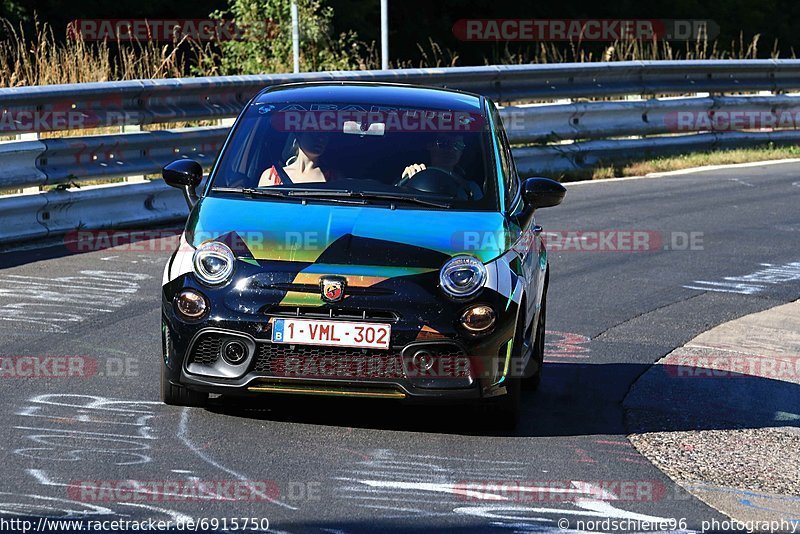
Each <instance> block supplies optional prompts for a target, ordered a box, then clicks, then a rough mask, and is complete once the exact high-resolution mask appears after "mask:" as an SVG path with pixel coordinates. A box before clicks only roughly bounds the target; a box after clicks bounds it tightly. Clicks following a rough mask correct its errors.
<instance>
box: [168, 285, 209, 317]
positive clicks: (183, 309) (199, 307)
mask: <svg viewBox="0 0 800 534" xmlns="http://www.w3.org/2000/svg"><path fill="white" fill-rule="evenodd" d="M175 308H176V309H177V310H178V313H180V314H181V315H183V316H184V317H186V318H187V319H199V318H200V317H202V316H203V315H205V313H206V311H207V310H208V304H207V303H206V299H205V297H204V296H203V295H201V294H200V293H198V292H197V291H195V290H193V289H184V290H183V291H181V292H180V293H178V296H177V297H175Z"/></svg>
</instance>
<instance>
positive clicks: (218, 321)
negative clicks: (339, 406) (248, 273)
mask: <svg viewBox="0 0 800 534" xmlns="http://www.w3.org/2000/svg"><path fill="white" fill-rule="evenodd" d="M186 287H191V288H193V289H196V290H199V291H201V292H203V293H204V294H205V295H206V296H207V297H208V298H209V301H210V303H211V312H210V313H209V314H208V316H207V317H206V318H204V319H202V320H200V321H186V320H184V319H183V318H182V317H181V316H179V315H178V314H177V313H176V312H175V309H174V306H173V299H174V296H175V295H176V294H177V293H178V292H179V291H180V290H181V289H183V288H186ZM162 297H163V298H162V342H163V348H164V351H163V354H164V365H165V366H166V374H167V377H168V379H169V380H170V382H172V383H173V384H176V385H181V386H184V387H187V388H189V389H193V390H197V391H205V392H209V393H219V394H225V395H258V394H263V393H287V394H312V395H333V396H353V397H374V398H394V399H403V400H406V401H411V402H413V401H415V400H425V401H431V400H442V401H447V400H454V401H465V400H471V399H475V400H477V399H481V398H485V397H493V396H497V395H502V394H504V393H505V387H504V381H503V374H504V372H505V369H507V358H509V357H510V354H511V350H510V343H511V340H512V339H513V335H514V326H515V324H516V318H517V310H518V306H517V305H516V304H515V303H513V302H510V301H509V300H508V299H506V298H503V297H501V296H500V295H498V294H497V293H495V292H494V291H491V290H488V289H487V290H484V292H483V293H482V294H481V295H479V297H478V298H477V299H475V300H474V301H473V302H471V304H472V303H488V304H490V305H491V306H493V307H494V308H495V310H497V312H498V314H497V322H496V325H495V327H494V329H493V331H492V332H490V333H489V334H487V335H485V336H483V337H480V338H474V337H470V336H466V335H464V333H463V332H462V331H460V329H459V328H458V326H457V325H456V318H457V317H458V316H460V311H461V310H462V309H463V307H464V306H465V304H463V303H461V304H459V303H450V302H444V303H443V304H439V303H438V302H433V300H434V299H435V300H441V297H439V296H431V298H430V301H428V302H425V300H426V299H420V298H419V296H417V298H415V299H413V300H411V299H409V300H408V301H403V300H397V299H393V300H392V310H393V313H392V314H390V315H388V316H386V318H385V319H380V318H377V319H376V317H380V314H377V313H375V312H376V310H383V311H385V309H386V308H385V305H386V302H385V301H384V302H381V303H380V304H381V306H375V305H371V304H374V303H367V302H358V300H357V298H356V297H354V298H352V299H351V301H350V302H349V303H348V305H349V306H350V307H349V308H348V309H349V310H350V311H351V312H352V309H353V308H357V309H359V310H366V311H364V315H365V318H364V319H363V320H364V322H372V323H375V322H388V323H390V324H391V327H392V339H391V348H390V350H388V351H377V350H363V349H348V348H338V347H337V348H334V347H320V346H290V345H284V344H273V343H271V341H270V340H271V323H270V320H271V319H272V318H273V317H287V316H299V317H301V318H314V315H313V314H312V315H305V314H306V313H308V310H309V308H302V307H298V308H296V311H295V314H296V315H291V312H290V311H288V310H282V311H281V312H280V313H263V312H261V313H252V312H247V311H244V310H243V309H242V308H241V307H238V306H237V307H236V308H232V306H230V305H229V302H230V300H229V299H230V295H228V294H224V293H223V294H222V295H220V296H216V295H214V294H213V292H210V291H209V290H208V288H205V287H202V286H199V285H197V283H196V282H195V281H194V280H193V278H192V277H191V276H190V275H189V276H185V277H182V279H181V280H176V281H175V282H173V283H170V284H167V285H165V286H164V291H163V295H162ZM404 302H405V304H404ZM237 304H238V303H237ZM448 306H449V309H448ZM324 308H325V309H327V310H328V311H330V313H331V315H333V319H332V320H335V319H336V317H337V315H336V314H337V313H339V312H340V311H341V310H340V309H338V308H337V307H336V306H335V305H329V306H325V307H324ZM258 309H259V310H261V309H263V306H259V307H258ZM315 310H316V311H317V312H318V311H319V309H318V308H315ZM342 320H348V321H352V320H353V319H352V317H349V316H348V317H344V318H342ZM229 338H236V339H239V340H241V341H242V342H243V343H244V345H245V346H247V348H248V358H247V360H246V361H244V362H243V363H242V364H240V365H236V366H231V365H228V364H227V363H226V362H224V360H223V359H222V358H221V357H217V358H216V359H214V354H217V353H219V348H218V345H215V344H214V343H216V342H217V341H218V340H220V339H221V340H222V341H220V343H222V342H224V340H225V339H229ZM419 350H426V351H428V352H429V353H430V354H432V356H433V359H434V366H433V368H432V369H430V370H427V371H424V370H422V369H420V367H419V366H418V365H417V363H416V361H415V359H414V356H415V354H416V353H417V352H418V351H419ZM199 353H202V355H201V357H199V358H198V354H199Z"/></svg>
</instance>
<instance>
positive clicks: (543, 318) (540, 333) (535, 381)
mask: <svg viewBox="0 0 800 534" xmlns="http://www.w3.org/2000/svg"><path fill="white" fill-rule="evenodd" d="M546 323H547V287H546V286H545V291H544V294H542V308H541V310H540V311H539V320H538V321H537V322H536V328H535V329H534V332H533V350H532V353H531V358H535V360H536V362H537V363H538V366H537V369H536V372H535V373H533V374H532V375H531V376H529V377H526V378H523V379H522V386H523V387H524V388H525V389H526V390H528V391H536V390H537V389H539V384H541V382H542V368H543V367H544V337H545V332H546Z"/></svg>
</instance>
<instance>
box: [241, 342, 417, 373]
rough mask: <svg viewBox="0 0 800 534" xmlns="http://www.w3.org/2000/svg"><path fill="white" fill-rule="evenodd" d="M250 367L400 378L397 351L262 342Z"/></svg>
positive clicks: (288, 371) (268, 371) (270, 371)
mask: <svg viewBox="0 0 800 534" xmlns="http://www.w3.org/2000/svg"><path fill="white" fill-rule="evenodd" d="M252 370H253V371H255V372H257V373H259V374H264V375H267V376H277V377H284V376H285V377H303V378H354V379H365V378H373V379H399V378H403V376H404V375H403V360H402V358H401V357H400V354H399V353H395V352H393V351H377V350H363V349H351V348H346V347H317V346H311V345H282V344H272V343H263V344H260V345H259V347H258V351H257V354H256V360H255V363H254V366H253V369H252Z"/></svg>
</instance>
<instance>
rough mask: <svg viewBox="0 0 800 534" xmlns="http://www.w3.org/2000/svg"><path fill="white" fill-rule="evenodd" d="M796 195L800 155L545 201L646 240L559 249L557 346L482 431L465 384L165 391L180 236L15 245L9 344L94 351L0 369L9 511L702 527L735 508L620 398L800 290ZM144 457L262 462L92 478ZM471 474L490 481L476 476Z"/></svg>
mask: <svg viewBox="0 0 800 534" xmlns="http://www.w3.org/2000/svg"><path fill="white" fill-rule="evenodd" d="M798 206H800V165H798V164H796V163H795V164H779V165H768V166H767V165H764V166H752V167H745V168H737V169H728V170H716V171H708V172H700V173H689V174H683V175H676V176H666V177H660V178H654V179H640V180H623V181H611V182H606V183H591V184H577V185H573V186H570V187H569V191H568V194H567V197H566V200H565V201H564V203H563V205H562V206H561V207H558V208H553V209H547V210H542V211H541V212H540V213H539V214H538V217H537V221H538V222H539V223H540V224H541V225H543V226H544V228H545V231H547V232H559V233H560V234H559V235H562V236H563V235H564V233H566V232H569V231H572V232H578V231H580V232H598V231H609V230H614V231H623V232H639V233H638V234H637V235H639V236H640V237H641V236H642V235H644V236H646V245H645V247H644V248H646V249H647V250H639V251H630V250H622V251H620V250H617V251H613V250H606V251H591V250H583V251H579V250H575V249H576V248H581V247H583V248H586V246H587V245H588V246H589V247H591V245H592V244H593V241H592V239H593V237H592V234H591V233H589V234H584V235H583V237H584V239H583V241H579V242H575V241H567V242H564V241H562V245H563V250H552V251H551V254H550V264H551V283H550V293H549V298H548V311H549V313H548V325H547V328H548V331H549V332H550V333H549V335H548V352H547V353H546V358H547V360H548V362H549V365H547V366H546V367H545V372H544V377H543V382H542V386H541V389H540V390H539V391H538V392H536V393H535V394H528V395H527V396H526V397H524V406H525V409H524V414H523V420H522V422H521V424H520V426H519V428H518V429H517V431H516V432H515V433H514V434H513V435H503V434H498V433H487V432H485V431H479V430H478V429H476V428H475V425H474V420H473V419H472V413H471V412H469V411H465V410H459V409H458V408H457V407H453V406H448V407H442V406H440V407H425V406H413V407H411V406H401V405H396V404H393V403H391V402H390V401H364V400H350V399H342V400H330V399H327V398H325V399H308V398H306V399H299V400H291V401H287V400H274V399H272V398H270V397H265V398H264V399H263V402H262V403H259V404H250V405H232V404H229V403H218V404H215V405H213V406H212V407H211V408H210V409H207V410H204V409H195V408H189V409H184V408H175V407H169V406H164V405H162V404H161V403H160V402H159V400H158V390H159V384H158V382H159V377H158V375H159V371H158V369H159V368H158V361H159V358H160V352H161V348H160V338H159V307H160V285H161V274H162V268H163V265H164V262H165V261H166V259H167V257H168V256H169V251H168V250H167V247H165V246H160V245H159V244H158V243H149V244H145V245H144V246H142V247H141V248H142V250H139V251H130V250H124V251H114V250H100V251H94V252H87V253H74V252H73V251H71V250H70V248H71V247H70V246H65V245H64V244H63V243H58V244H53V245H52V246H49V247H47V248H39V249H31V248H29V249H27V250H21V251H10V252H6V253H4V255H3V257H2V260H0V261H2V262H3V265H4V266H5V268H3V269H2V270H0V337H2V339H3V342H2V348H0V355H2V356H4V357H22V356H36V357H41V356H74V357H81V358H82V360H80V361H81V362H96V364H97V367H96V369H95V370H94V372H93V373H90V374H91V376H88V377H75V376H73V377H69V376H67V377H30V378H25V377H11V376H4V378H3V379H2V380H0V388H2V399H3V408H4V409H3V412H2V415H0V418H2V429H3V431H2V436H0V457H2V460H3V461H2V465H3V475H2V480H3V488H4V492H6V494H3V495H0V512H3V513H15V514H20V515H25V516H31V517H37V518H38V517H40V516H48V517H58V516H61V515H64V514H67V513H68V512H71V514H72V516H73V517H79V516H81V515H82V514H93V515H92V517H112V516H120V515H122V516H127V517H130V518H146V517H155V518H161V519H170V518H172V519H181V518H186V517H191V518H218V519H221V518H233V517H248V518H259V519H261V518H264V519H268V520H269V523H270V528H271V529H277V530H283V531H288V532H297V531H323V530H326V529H327V531H328V532H334V531H336V532H339V531H340V532H353V531H366V530H372V529H375V528H377V527H381V528H385V529H392V528H396V529H404V530H406V529H410V528H417V529H420V530H422V529H431V528H435V529H437V530H443V529H448V528H451V529H454V530H455V529H464V528H469V527H471V528H473V529H474V530H476V531H477V530H485V529H487V528H497V529H499V530H520V531H526V530H531V531H551V530H552V531H553V532H563V530H559V523H558V521H559V519H562V518H565V519H567V520H568V521H569V526H570V527H571V528H575V526H576V523H575V521H576V520H579V519H584V520H586V519H602V518H606V517H610V518H619V519H624V518H628V519H647V518H650V519H655V518H665V519H671V518H674V519H680V518H686V519H687V522H688V523H687V525H688V527H689V528H690V529H699V527H700V522H701V521H703V520H708V519H710V518H712V517H718V518H719V517H722V516H721V514H719V513H718V512H716V511H714V510H712V509H710V508H708V507H707V506H706V505H704V504H703V503H702V502H700V501H698V500H697V499H695V498H693V497H691V496H689V495H688V494H687V493H685V492H684V491H683V490H681V489H680V488H678V487H676V486H675V485H674V484H672V483H671V482H670V480H669V479H668V478H667V477H665V476H664V475H663V474H662V473H661V472H660V471H658V470H657V469H656V468H655V467H653V466H652V465H651V464H650V462H649V461H647V460H646V459H644V458H643V457H642V456H640V455H639V454H638V453H637V452H636V450H635V449H634V448H633V447H632V446H631V445H630V443H629V442H628V440H627V439H626V426H625V420H624V412H623V409H622V401H623V399H624V397H625V395H626V393H627V391H628V390H629V388H630V386H631V384H632V383H633V382H634V381H635V380H636V378H637V377H639V376H640V375H641V374H642V373H643V372H644V371H645V370H646V369H647V368H648V366H649V365H650V364H651V363H653V362H654V361H656V360H657V359H659V358H660V357H662V356H664V355H665V354H667V353H668V352H670V351H671V350H672V349H673V348H675V347H678V346H681V345H682V344H684V343H685V342H687V341H688V340H690V339H692V338H693V337H695V336H696V335H697V334H698V333H700V332H703V331H705V330H707V329H709V328H711V327H713V326H715V325H718V324H720V323H722V322H725V321H728V320H731V319H733V318H736V317H740V316H742V315H745V314H748V313H752V312H755V311H759V310H762V309H766V308H769V307H772V306H775V305H778V304H781V303H785V302H789V301H792V300H795V299H798V298H800V263H798V262H800V247H798V245H800V209H798ZM643 232H647V233H646V234H644V233H643ZM606 235H607V234H606ZM573 237H575V235H573ZM577 237H578V239H580V236H577ZM580 243H583V245H580ZM692 244H693V245H694V246H691V245H692ZM604 246H608V243H606V244H605V245H604ZM686 248H689V249H688V250H685V249H686ZM676 424H682V423H676ZM684 424H685V423H684ZM680 429H681V428H669V429H666V430H680ZM654 430H655V429H654ZM661 430H664V429H661ZM129 479H133V480H137V481H163V482H170V481H179V482H187V481H193V480H194V481H201V482H202V481H214V482H231V483H234V484H239V486H238V487H242V486H244V485H245V484H244V482H247V481H250V482H251V483H252V484H251V486H250V487H251V489H253V491H252V492H250V493H248V496H247V499H246V500H245V501H239V502H236V503H231V501H230V500H227V499H228V498H229V497H228V496H227V495H226V494H223V495H221V496H219V497H216V498H210V499H209V498H202V499H201V498H197V499H192V498H180V497H174V498H170V496H169V495H164V494H159V495H153V496H152V498H151V499H147V500H144V499H139V500H130V501H125V500H124V499H120V498H118V497H120V496H119V495H116V496H115V495H110V496H109V495H102V494H97V493H94V494H92V493H91V492H88V493H87V492H84V491H82V490H81V483H82V482H86V481H95V482H97V481H108V482H109V483H117V484H118V482H119V481H123V480H129ZM467 484H470V485H472V486H471V487H483V488H486V489H485V491H473V492H465V491H463V490H462V489H460V488H462V487H463V486H464V485H467ZM481 484H483V485H484V486H480V485H481ZM492 484H495V485H498V484H505V485H506V486H509V487H517V490H515V491H511V492H508V491H506V492H502V491H491V487H490V486H491V485H492ZM515 484H516V486H515ZM215 487H217V488H220V487H222V486H221V485H219V484H217V485H216V486H215ZM519 487H522V488H527V489H521V490H520V489H519ZM542 487H549V488H551V490H552V491H549V492H545V491H542V490H537V489H536V488H542ZM598 487H600V488H601V490H597V488H598ZM631 487H636V488H638V490H636V491H634V492H633V493H631V491H630V488H631ZM85 488H86V485H85V484H84V489H85ZM593 488H594V489H593ZM167 493H168V492H167ZM562 525H563V524H562Z"/></svg>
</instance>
